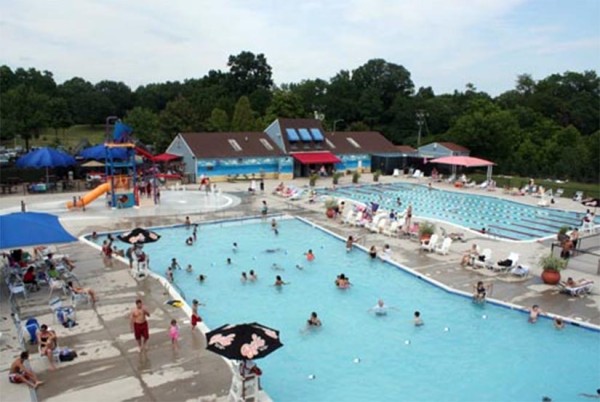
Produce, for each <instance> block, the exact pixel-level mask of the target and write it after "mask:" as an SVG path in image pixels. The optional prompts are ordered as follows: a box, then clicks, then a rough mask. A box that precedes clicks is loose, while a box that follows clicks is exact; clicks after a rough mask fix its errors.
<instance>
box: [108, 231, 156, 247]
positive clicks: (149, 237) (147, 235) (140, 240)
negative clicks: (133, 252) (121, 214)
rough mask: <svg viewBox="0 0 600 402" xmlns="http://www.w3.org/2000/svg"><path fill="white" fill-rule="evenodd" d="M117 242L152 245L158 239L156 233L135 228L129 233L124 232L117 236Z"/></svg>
mask: <svg viewBox="0 0 600 402" xmlns="http://www.w3.org/2000/svg"><path fill="white" fill-rule="evenodd" d="M117 237H118V238H119V240H121V241H123V242H125V243H129V244H146V243H154V242H155V241H157V240H158V239H160V235H159V234H158V233H154V232H152V231H150V230H147V229H143V228H135V229H133V230H130V231H129V232H125V233H123V234H120V235H119V236H117Z"/></svg>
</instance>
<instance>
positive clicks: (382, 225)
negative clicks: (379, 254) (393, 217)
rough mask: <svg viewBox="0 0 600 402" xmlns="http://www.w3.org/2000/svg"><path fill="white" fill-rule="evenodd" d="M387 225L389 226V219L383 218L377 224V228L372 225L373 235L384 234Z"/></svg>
mask: <svg viewBox="0 0 600 402" xmlns="http://www.w3.org/2000/svg"><path fill="white" fill-rule="evenodd" d="M385 225H387V219H385V218H381V219H379V221H378V222H377V225H376V226H373V225H371V228H370V229H369V230H370V231H371V232H373V233H382V232H383V229H384V228H385Z"/></svg>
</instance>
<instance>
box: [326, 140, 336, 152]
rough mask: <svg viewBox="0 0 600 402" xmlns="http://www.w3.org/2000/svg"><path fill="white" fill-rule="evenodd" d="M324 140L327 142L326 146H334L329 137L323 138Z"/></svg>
mask: <svg viewBox="0 0 600 402" xmlns="http://www.w3.org/2000/svg"><path fill="white" fill-rule="evenodd" d="M325 142H326V143H327V146H328V147H329V148H331V149H333V148H335V145H333V142H331V141H329V138H325Z"/></svg>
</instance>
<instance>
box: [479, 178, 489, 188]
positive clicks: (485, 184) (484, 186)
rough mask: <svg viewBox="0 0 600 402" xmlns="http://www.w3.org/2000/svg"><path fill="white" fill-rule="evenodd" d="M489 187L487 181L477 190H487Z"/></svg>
mask: <svg viewBox="0 0 600 402" xmlns="http://www.w3.org/2000/svg"><path fill="white" fill-rule="evenodd" d="M487 186H488V181H487V180H485V181H483V182H481V184H478V185H477V188H478V189H480V190H485V189H486V188H487Z"/></svg>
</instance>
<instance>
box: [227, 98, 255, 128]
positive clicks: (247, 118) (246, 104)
mask: <svg viewBox="0 0 600 402" xmlns="http://www.w3.org/2000/svg"><path fill="white" fill-rule="evenodd" d="M231 129H232V130H233V131H254V130H256V129H257V121H256V116H255V113H254V111H253V110H252V107H251V106H250V100H249V99H248V97H247V96H242V97H241V98H240V99H239V100H238V101H237V103H236V104H235V110H234V111H233V118H232V119H231Z"/></svg>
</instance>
